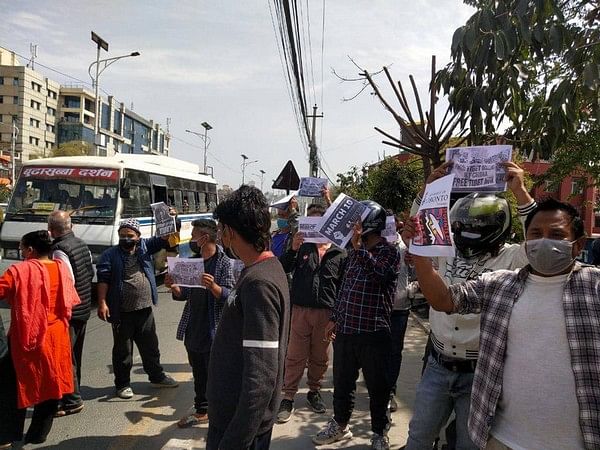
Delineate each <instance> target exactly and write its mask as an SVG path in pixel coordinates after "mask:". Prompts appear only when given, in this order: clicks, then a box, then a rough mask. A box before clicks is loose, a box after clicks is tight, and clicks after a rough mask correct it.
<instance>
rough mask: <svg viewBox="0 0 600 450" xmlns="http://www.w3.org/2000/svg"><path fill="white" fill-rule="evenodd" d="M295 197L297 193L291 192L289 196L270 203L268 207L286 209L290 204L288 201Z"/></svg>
mask: <svg viewBox="0 0 600 450" xmlns="http://www.w3.org/2000/svg"><path fill="white" fill-rule="evenodd" d="M296 195H298V191H293V192H292V193H291V194H288V195H286V196H285V197H283V198H280V199H279V200H276V201H275V202H274V203H272V204H271V205H269V206H270V207H271V208H277V209H286V208H287V207H288V203H290V200H291V199H292V198H294V197H295V196H296Z"/></svg>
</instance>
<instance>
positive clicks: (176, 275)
mask: <svg viewBox="0 0 600 450" xmlns="http://www.w3.org/2000/svg"><path fill="white" fill-rule="evenodd" d="M167 265H168V266H169V275H171V278H172V279H173V284H176V285H178V286H181V287H196V288H197V287H199V288H204V286H201V285H200V279H201V278H202V274H203V273H204V260H203V259H202V258H175V257H172V256H167Z"/></svg>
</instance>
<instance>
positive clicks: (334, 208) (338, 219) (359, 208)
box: [317, 194, 369, 248]
mask: <svg viewBox="0 0 600 450" xmlns="http://www.w3.org/2000/svg"><path fill="white" fill-rule="evenodd" d="M367 214H369V209H368V208H367V207H366V206H365V205H363V204H362V203H360V202H359V201H357V200H354V199H353V198H352V197H349V196H347V195H346V194H340V195H339V196H338V198H336V199H335V201H334V202H333V203H332V204H331V206H330V207H329V208H327V211H325V214H324V215H323V217H322V220H321V223H320V225H319V226H318V228H317V231H318V232H319V233H320V234H321V235H322V236H323V237H325V238H327V240H328V241H330V242H332V243H333V244H335V245H337V246H338V247H341V248H344V247H346V244H348V242H350V239H351V238H352V234H353V233H354V224H355V223H357V222H359V221H362V220H363V219H364V218H365V217H367Z"/></svg>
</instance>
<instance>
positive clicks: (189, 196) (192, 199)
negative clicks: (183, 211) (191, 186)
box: [185, 191, 196, 212]
mask: <svg viewBox="0 0 600 450" xmlns="http://www.w3.org/2000/svg"><path fill="white" fill-rule="evenodd" d="M185 199H186V200H187V203H188V211H189V212H196V196H195V195H194V193H193V192H191V191H188V192H186V193H185Z"/></svg>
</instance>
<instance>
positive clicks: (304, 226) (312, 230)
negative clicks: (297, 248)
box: [298, 217, 329, 244]
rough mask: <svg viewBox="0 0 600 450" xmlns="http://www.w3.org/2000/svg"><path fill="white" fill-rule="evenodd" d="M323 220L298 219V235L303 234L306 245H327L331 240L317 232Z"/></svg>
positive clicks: (313, 218) (316, 218)
mask: <svg viewBox="0 0 600 450" xmlns="http://www.w3.org/2000/svg"><path fill="white" fill-rule="evenodd" d="M321 220H323V218H322V217H300V218H298V233H302V238H303V239H304V242H305V243H312V244H327V243H328V242H329V240H328V239H327V238H325V237H323V236H321V233H319V232H318V231H317V227H318V226H319V224H320V223H321Z"/></svg>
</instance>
